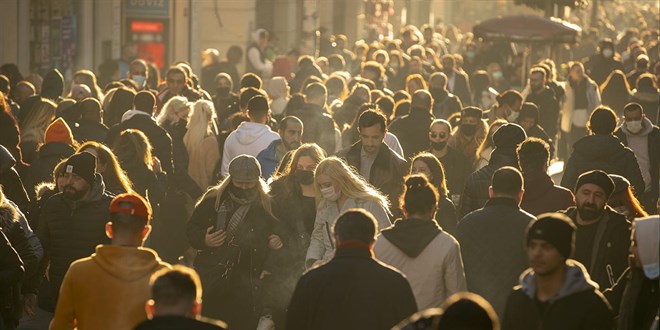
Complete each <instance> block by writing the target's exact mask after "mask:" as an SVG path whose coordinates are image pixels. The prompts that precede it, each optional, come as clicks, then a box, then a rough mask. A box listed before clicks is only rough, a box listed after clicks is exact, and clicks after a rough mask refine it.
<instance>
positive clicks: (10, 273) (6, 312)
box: [0, 230, 25, 329]
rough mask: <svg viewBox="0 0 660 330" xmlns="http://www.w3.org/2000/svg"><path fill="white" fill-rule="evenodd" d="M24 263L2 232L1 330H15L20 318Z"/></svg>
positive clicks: (0, 237)
mask: <svg viewBox="0 0 660 330" xmlns="http://www.w3.org/2000/svg"><path fill="white" fill-rule="evenodd" d="M24 273H25V270H24V268H23V262H22V261H21V258H20V257H19V256H18V253H16V250H14V248H13V247H12V245H11V243H10V242H9V239H7V237H6V236H5V234H4V233H3V231H2V230H0V329H5V328H7V327H9V328H11V329H13V328H15V327H16V325H17V324H18V321H19V318H20V292H19V291H20V290H19V286H20V281H21V279H22V278H23V274H24Z"/></svg>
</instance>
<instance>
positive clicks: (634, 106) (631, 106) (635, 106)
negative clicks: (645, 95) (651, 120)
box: [623, 102, 644, 114]
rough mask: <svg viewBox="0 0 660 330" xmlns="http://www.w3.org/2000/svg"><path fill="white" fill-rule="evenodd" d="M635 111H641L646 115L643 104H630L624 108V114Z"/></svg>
mask: <svg viewBox="0 0 660 330" xmlns="http://www.w3.org/2000/svg"><path fill="white" fill-rule="evenodd" d="M633 111H641V112H642V114H644V107H642V105H641V104H639V103H635V102H631V103H628V104H626V106H625V107H623V113H626V112H633Z"/></svg>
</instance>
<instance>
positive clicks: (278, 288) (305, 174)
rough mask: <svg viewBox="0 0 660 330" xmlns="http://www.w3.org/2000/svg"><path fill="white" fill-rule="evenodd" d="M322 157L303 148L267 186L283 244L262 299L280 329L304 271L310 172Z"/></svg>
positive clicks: (312, 147) (312, 204) (312, 195)
mask: <svg viewBox="0 0 660 330" xmlns="http://www.w3.org/2000/svg"><path fill="white" fill-rule="evenodd" d="M324 154H325V152H324V151H323V149H321V147H319V146H318V145H316V144H303V145H302V146H300V147H299V148H298V149H296V151H294V152H293V156H292V157H291V161H290V162H288V163H287V164H286V166H285V168H284V171H283V172H282V174H280V175H278V176H276V177H275V178H274V179H273V182H272V183H271V184H270V188H271V190H270V195H271V197H272V206H273V214H274V215H275V217H277V219H279V220H280V223H281V228H282V233H281V234H282V241H283V243H284V248H282V250H281V253H280V257H281V259H280V260H279V261H278V265H279V266H280V267H278V268H276V269H273V278H272V279H273V281H272V289H270V290H269V291H270V292H269V293H268V294H267V295H266V296H267V297H266V298H265V299H266V301H265V304H266V305H267V307H269V308H270V309H271V311H272V316H273V321H274V322H275V325H276V326H277V325H280V324H281V326H282V327H283V326H284V323H282V322H283V321H284V317H285V315H286V308H287V306H288V305H289V300H290V298H291V295H292V294H293V289H294V288H295V286H296V283H297V282H298V279H299V278H300V276H301V275H302V273H303V272H304V271H305V255H306V254H307V248H308V247H309V242H310V237H311V235H312V230H313V229H314V219H315V218H316V190H315V189H314V170H315V169H316V166H317V165H318V163H319V162H321V161H322V160H323V159H324V158H325V155H324Z"/></svg>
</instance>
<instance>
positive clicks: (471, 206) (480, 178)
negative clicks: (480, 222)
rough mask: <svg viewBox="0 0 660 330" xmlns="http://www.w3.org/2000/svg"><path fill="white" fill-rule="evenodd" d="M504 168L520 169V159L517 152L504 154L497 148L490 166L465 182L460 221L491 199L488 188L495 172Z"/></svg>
mask: <svg viewBox="0 0 660 330" xmlns="http://www.w3.org/2000/svg"><path fill="white" fill-rule="evenodd" d="M504 166H513V167H515V168H518V157H517V156H516V155H515V152H513V153H512V152H503V151H502V150H498V149H497V148H495V149H494V150H493V153H492V154H491V156H490V161H489V162H488V165H486V166H484V167H483V168H481V169H479V170H478V171H476V172H473V173H472V174H470V176H469V177H468V178H467V180H466V181H465V189H463V194H461V200H460V203H459V207H458V209H459V211H458V219H459V221H460V219H462V218H463V217H465V216H466V215H468V214H469V213H470V212H472V211H474V210H476V209H480V208H482V207H483V206H484V204H486V202H487V201H488V199H489V196H488V187H490V183H491V180H492V178H493V174H494V173H495V171H497V170H498V169H500V168H501V167H504Z"/></svg>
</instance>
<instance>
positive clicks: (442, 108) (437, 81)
mask: <svg viewBox="0 0 660 330" xmlns="http://www.w3.org/2000/svg"><path fill="white" fill-rule="evenodd" d="M429 92H430V93H431V96H433V115H434V116H435V118H442V119H447V118H449V116H451V115H452V114H454V113H457V112H460V111H461V109H463V103H461V100H460V99H459V98H458V96H456V95H454V94H452V93H450V92H449V91H448V90H447V76H446V75H445V74H444V73H442V72H435V73H433V74H432V75H431V77H430V78H429Z"/></svg>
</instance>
